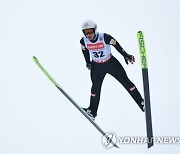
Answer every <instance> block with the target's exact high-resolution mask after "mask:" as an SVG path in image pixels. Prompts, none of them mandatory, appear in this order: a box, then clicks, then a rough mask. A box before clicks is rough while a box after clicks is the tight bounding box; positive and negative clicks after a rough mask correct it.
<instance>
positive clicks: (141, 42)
mask: <svg viewBox="0 0 180 154" xmlns="http://www.w3.org/2000/svg"><path fill="white" fill-rule="evenodd" d="M137 37H138V43H139V51H140V60H141V68H142V77H143V88H144V99H145V115H146V131H147V138H148V148H150V147H152V146H153V144H154V143H153V129H152V118H151V105H150V90H149V75H148V62H147V54H146V53H147V52H146V48H145V41H144V35H143V32H142V31H138V32H137Z"/></svg>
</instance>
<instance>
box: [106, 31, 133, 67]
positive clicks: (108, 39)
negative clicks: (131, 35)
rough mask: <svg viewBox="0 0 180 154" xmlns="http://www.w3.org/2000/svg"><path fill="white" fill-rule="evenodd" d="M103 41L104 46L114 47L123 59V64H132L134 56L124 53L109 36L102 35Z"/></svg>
mask: <svg viewBox="0 0 180 154" xmlns="http://www.w3.org/2000/svg"><path fill="white" fill-rule="evenodd" d="M104 39H105V43H106V44H110V45H112V46H114V47H115V49H116V50H117V51H118V52H119V53H120V54H121V55H122V56H123V57H124V59H125V62H126V63H127V64H128V61H129V62H130V63H132V64H133V62H135V59H134V56H132V55H130V54H128V53H126V51H125V50H124V49H123V48H122V47H121V45H120V44H119V43H118V41H117V40H116V39H114V38H113V37H112V36H111V35H109V34H106V33H105V34H104Z"/></svg>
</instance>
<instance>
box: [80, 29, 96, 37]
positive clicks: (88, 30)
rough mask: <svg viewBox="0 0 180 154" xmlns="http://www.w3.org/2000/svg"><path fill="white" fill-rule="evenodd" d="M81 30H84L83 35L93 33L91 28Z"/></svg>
mask: <svg viewBox="0 0 180 154" xmlns="http://www.w3.org/2000/svg"><path fill="white" fill-rule="evenodd" d="M83 32H84V35H86V36H87V35H89V34H93V33H94V30H93V29H85V30H83Z"/></svg>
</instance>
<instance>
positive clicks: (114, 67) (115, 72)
mask: <svg viewBox="0 0 180 154" xmlns="http://www.w3.org/2000/svg"><path fill="white" fill-rule="evenodd" d="M97 35H98V34H97ZM97 39H98V36H97V38H96V39H95V40H93V41H91V42H92V43H96V41H97ZM104 42H105V44H110V45H112V46H114V47H115V48H116V50H117V51H118V52H119V53H120V54H122V56H124V58H126V59H127V58H129V57H130V55H129V54H127V53H126V52H125V51H124V50H123V48H122V47H121V46H120V44H119V43H118V42H117V41H116V40H115V39H114V38H113V37H112V36H111V35H108V34H106V33H104ZM80 43H81V47H82V52H83V55H84V58H85V61H86V66H87V67H88V68H89V69H90V70H91V80H92V88H91V97H90V106H89V109H90V110H91V113H92V114H93V116H94V117H95V116H96V115H97V110H98V106H99V101H100V93H101V86H102V82H103V79H104V77H105V75H106V74H107V73H108V74H110V75H112V76H113V77H114V78H116V79H117V80H118V81H119V82H120V83H121V84H122V85H123V86H124V88H125V89H126V90H127V91H128V92H129V94H130V95H131V96H132V98H133V99H134V100H135V102H136V103H137V104H138V106H139V107H140V108H141V110H142V111H143V106H142V105H141V102H142V101H143V98H142V97H141V95H140V93H139V91H138V89H137V88H136V86H135V85H134V84H133V83H132V82H131V81H130V80H129V78H128V76H127V74H126V72H125V70H124V68H123V67H122V65H121V64H120V62H119V61H118V60H117V59H116V58H115V57H114V56H112V54H111V56H110V57H109V59H107V61H105V62H95V61H93V60H92V62H91V60H90V54H89V50H88V49H87V47H86V45H85V42H84V38H82V39H81V40H80Z"/></svg>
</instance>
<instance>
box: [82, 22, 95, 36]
mask: <svg viewBox="0 0 180 154" xmlns="http://www.w3.org/2000/svg"><path fill="white" fill-rule="evenodd" d="M90 28H92V29H93V30H94V34H95V35H96V34H97V24H96V23H95V22H94V21H92V20H86V21H85V22H84V23H83V25H82V31H84V30H85V29H90Z"/></svg>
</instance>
